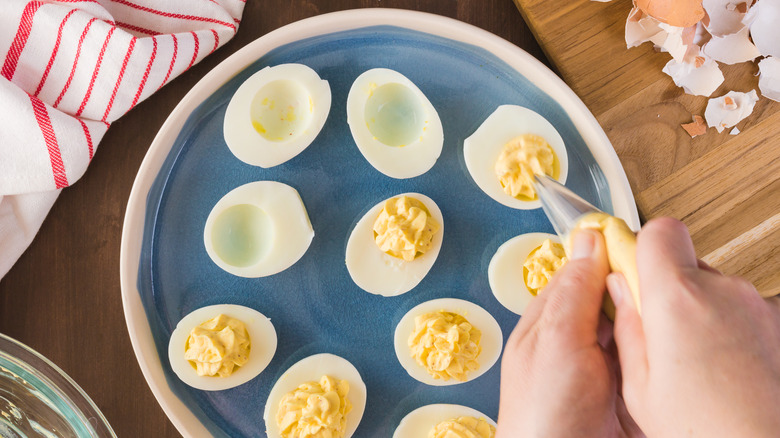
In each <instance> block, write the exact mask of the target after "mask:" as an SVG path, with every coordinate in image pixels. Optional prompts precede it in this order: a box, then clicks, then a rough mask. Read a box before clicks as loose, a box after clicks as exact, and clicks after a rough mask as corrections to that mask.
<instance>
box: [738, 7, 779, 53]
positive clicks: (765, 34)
mask: <svg viewBox="0 0 780 438" xmlns="http://www.w3.org/2000/svg"><path fill="white" fill-rule="evenodd" d="M742 22H743V23H745V24H746V25H748V26H750V37H751V38H752V39H753V43H754V44H755V45H756V47H757V48H758V51H759V52H761V54H762V55H764V56H776V57H780V26H779V25H778V23H780V0H761V1H757V2H756V3H755V4H754V5H753V7H752V8H750V10H749V11H748V12H747V14H745V18H744V19H743V20H742Z"/></svg>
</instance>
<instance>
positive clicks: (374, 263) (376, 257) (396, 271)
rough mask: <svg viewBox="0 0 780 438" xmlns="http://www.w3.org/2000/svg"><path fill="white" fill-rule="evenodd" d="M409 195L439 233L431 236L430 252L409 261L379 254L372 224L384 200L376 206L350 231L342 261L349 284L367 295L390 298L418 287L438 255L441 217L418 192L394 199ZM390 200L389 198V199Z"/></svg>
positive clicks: (437, 208) (436, 208)
mask: <svg viewBox="0 0 780 438" xmlns="http://www.w3.org/2000/svg"><path fill="white" fill-rule="evenodd" d="M400 196H408V197H411V198H415V199H417V200H418V201H420V202H422V203H423V204H425V207H426V208H427V209H428V212H429V213H430V214H431V217H432V218H433V220H435V221H436V222H437V223H438V224H439V226H440V227H439V231H437V232H436V234H434V235H433V240H432V241H431V244H432V246H431V249H430V250H429V251H427V252H425V253H424V254H421V255H419V256H417V257H416V258H415V259H414V260H412V261H405V260H403V259H400V258H397V257H393V256H391V255H389V254H386V253H384V252H382V251H381V250H380V249H379V247H378V246H377V244H376V241H375V240H374V222H375V221H376V218H377V217H378V216H379V213H380V212H381V211H382V208H383V207H384V205H385V201H387V200H383V201H382V202H380V203H378V204H376V205H375V206H373V207H371V209H370V210H369V211H368V213H366V214H365V215H364V216H363V217H362V218H360V220H359V221H358V223H357V224H356V225H355V228H354V229H353V230H352V233H351V234H350V235H349V239H348V240H347V250H346V255H345V260H346V264H347V271H349V276H350V277H352V281H354V282H355V284H357V285H358V286H359V287H360V288H361V289H363V290H364V291H366V292H369V293H372V294H375V295H383V296H386V297H392V296H396V295H401V294H403V293H406V292H409V291H410V290H412V289H413V288H414V287H415V286H417V285H418V284H419V283H420V282H421V281H422V279H423V278H425V276H426V275H427V274H428V271H430V270H431V267H433V263H434V262H435V261H436V258H437V257H438V256H439V251H440V250H441V244H442V240H443V236H444V217H443V216H442V214H441V210H439V206H438V205H436V203H435V202H433V199H431V198H429V197H427V196H425V195H423V194H420V193H402V194H400V195H395V196H393V198H397V197H400ZM388 199H389V198H388Z"/></svg>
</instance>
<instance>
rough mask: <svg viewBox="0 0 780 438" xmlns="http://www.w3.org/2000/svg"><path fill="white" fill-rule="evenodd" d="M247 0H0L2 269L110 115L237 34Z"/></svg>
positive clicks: (73, 177)
mask: <svg viewBox="0 0 780 438" xmlns="http://www.w3.org/2000/svg"><path fill="white" fill-rule="evenodd" d="M244 2H245V0H186V1H184V0H59V1H28V0H3V10H2V12H0V76H1V77H0V102H1V103H2V104H0V278H2V277H3V276H4V275H5V273H6V272H8V269H10V267H11V266H12V265H13V263H14V262H15V261H16V260H17V259H18V257H19V255H21V253H22V252H23V251H24V250H25V248H27V246H28V245H29V244H30V242H31V241H32V239H33V237H34V236H35V234H36V233H37V232H38V228H39V227H40V225H41V223H42V222H43V219H44V218H45V216H46V213H47V212H48V211H49V209H50V208H51V206H52V205H53V203H54V201H55V200H56V198H57V195H58V194H59V192H60V189H62V188H64V187H67V186H69V185H71V184H73V183H74V182H75V181H77V180H78V179H79V178H80V177H81V175H82V174H84V171H85V170H86V169H87V166H88V165H89V162H90V161H91V160H92V157H93V155H94V154H95V150H96V149H97V146H98V143H99V142H100V139H101V138H102V137H103V135H104V134H105V133H106V130H107V129H108V128H109V126H110V125H111V122H113V121H114V120H116V119H118V118H119V117H121V116H122V115H123V114H124V113H126V112H127V111H129V110H130V109H131V108H133V107H134V106H135V105H136V104H138V102H140V101H142V100H144V99H145V98H147V97H148V96H149V95H151V94H152V93H154V92H155V91H156V90H158V89H159V88H160V87H162V86H163V85H165V84H166V83H167V82H168V81H170V80H172V79H173V78H175V77H176V76H178V75H179V74H180V73H182V72H184V71H185V70H187V69H189V68H190V67H192V66H193V65H194V64H195V63H197V62H198V61H200V60H201V59H203V58H204V57H206V56H208V55H209V54H210V53H212V52H214V51H215V50H216V49H217V48H218V47H219V46H221V45H222V44H224V43H225V42H226V41H227V40H229V39H230V38H232V37H233V35H235V33H236V30H237V28H238V24H239V23H240V17H241V14H242V12H243V10H244V4H245V3H244Z"/></svg>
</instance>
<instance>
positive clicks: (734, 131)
mask: <svg viewBox="0 0 780 438" xmlns="http://www.w3.org/2000/svg"><path fill="white" fill-rule="evenodd" d="M740 132H742V131H740V130H739V128H737V127H736V126H735V127H734V129H732V130H731V131H729V135H737V134H739V133H740Z"/></svg>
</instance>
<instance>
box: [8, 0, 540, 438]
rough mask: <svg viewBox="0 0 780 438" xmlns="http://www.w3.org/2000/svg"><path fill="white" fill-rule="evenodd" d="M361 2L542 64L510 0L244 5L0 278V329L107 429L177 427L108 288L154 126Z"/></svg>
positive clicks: (127, 121)
mask: <svg viewBox="0 0 780 438" xmlns="http://www.w3.org/2000/svg"><path fill="white" fill-rule="evenodd" d="M360 7H393V8H403V9H413V10H420V11H425V12H432V13H436V14H439V15H444V16H448V17H452V18H457V19H459V20H461V21H465V22H467V23H470V24H474V25H476V26H479V27H482V28H484V29H486V30H488V31H490V32H493V33H495V34H497V35H499V36H501V37H503V38H505V39H507V40H509V41H511V42H512V43H514V44H516V45H518V46H520V47H522V48H524V49H526V50H527V51H529V52H530V53H531V54H532V55H534V56H536V57H537V58H539V59H541V60H542V61H543V62H547V61H546V60H545V59H544V57H543V54H542V52H541V49H540V48H539V46H538V45H537V43H536V41H535V40H534V38H533V35H532V34H531V32H530V31H529V30H528V28H527V27H526V26H525V24H524V22H523V20H522V17H521V16H520V13H519V12H518V11H517V9H516V8H515V6H514V4H513V3H512V1H511V0H480V1H470V2H469V1H453V0H428V1H421V0H381V1H379V0H257V1H249V2H247V4H246V8H245V10H244V15H243V17H242V22H241V25H240V27H239V30H238V34H237V35H236V36H235V38H234V39H233V40H231V41H230V42H228V43H227V44H226V45H225V46H224V47H222V48H220V49H219V50H217V51H216V52H215V53H214V54H213V55H211V56H209V57H207V58H206V59H204V60H203V61H202V62H201V63H199V64H198V65H196V66H194V67H193V68H192V69H190V70H189V71H187V72H186V73H184V74H182V75H181V76H180V77H178V78H177V79H175V80H174V81H173V82H171V83H170V84H168V85H166V86H165V87H163V88H162V89H160V90H159V91H158V92H156V93H155V94H154V95H153V96H151V97H150V98H149V99H147V100H146V101H144V102H142V103H141V104H140V105H138V106H137V107H136V108H135V109H133V110H132V111H130V112H129V113H128V114H127V115H125V116H123V117H122V118H120V119H119V120H118V121H117V122H115V123H114V124H113V125H112V126H111V128H110V129H109V130H108V133H107V135H106V136H105V137H104V139H103V141H102V142H101V143H100V145H99V147H98V150H97V152H96V154H95V158H94V160H93V161H92V163H91V164H90V166H89V169H88V170H87V173H86V174H85V175H84V177H83V178H82V179H81V180H80V181H78V182H77V183H76V184H75V185H74V186H73V187H70V188H67V189H65V190H64V191H63V193H62V195H61V196H60V199H59V200H58V201H57V203H56V204H55V205H54V208H53V209H52V211H51V213H50V214H49V216H48V218H47V219H46V221H45V222H44V224H43V227H42V228H41V230H40V232H39V233H38V236H37V237H36V238H35V241H34V242H33V243H32V245H31V246H30V248H29V249H28V250H27V252H26V253H25V254H24V255H22V257H21V259H20V260H19V261H18V262H17V263H16V265H15V266H14V267H13V268H12V269H11V271H10V272H9V273H8V274H7V275H6V276H5V277H4V278H3V279H2V281H0V332H2V333H5V334H7V335H9V336H11V337H13V338H15V339H18V340H19V341H21V342H24V343H26V344H28V345H29V346H31V347H33V348H34V349H36V350H38V351H39V352H40V353H42V354H44V355H45V356H47V357H48V358H49V359H51V360H52V361H53V362H54V363H56V364H57V365H59V366H60V367H61V368H62V369H63V370H65V372H66V373H68V374H69V375H70V376H71V377H72V378H73V379H74V380H75V381H76V382H77V383H78V384H79V385H81V387H82V388H83V389H84V390H85V391H86V392H87V393H88V394H89V395H90V396H91V397H92V399H93V400H94V401H95V403H96V404H97V406H98V407H99V408H100V409H101V410H102V412H103V414H104V415H105V416H106V417H107V419H108V421H109V422H110V423H111V425H112V426H113V428H114V430H115V431H116V433H117V435H118V436H120V437H155V438H158V437H176V436H179V434H178V432H177V431H176V429H175V428H174V427H173V425H172V424H171V423H170V422H169V421H168V420H167V418H166V416H165V414H164V413H163V411H162V409H161V408H160V406H159V405H158V404H157V401H156V400H155V399H154V397H153V396H152V393H151V391H150V390H149V388H148V386H147V384H146V382H145V381H144V379H143V376H142V374H141V371H140V368H139V367H138V363H137V362H136V359H135V356H134V354H133V351H132V348H131V346H130V339H129V337H128V335H127V329H126V327H125V320H124V316H123V313H122V302H121V296H120V289H119V247H120V235H121V230H122V220H123V217H124V213H125V208H126V204H127V199H128V196H129V194H130V188H131V187H132V184H133V180H134V178H135V174H136V172H137V171H138V167H139V166H140V164H141V160H142V159H143V157H144V155H145V153H146V150H147V149H148V147H149V145H150V144H151V142H152V139H153V138H154V135H155V134H156V133H157V131H158V130H159V128H160V126H161V125H162V123H163V122H164V121H165V119H166V117H167V116H168V114H170V112H171V111H172V110H173V108H174V106H175V105H176V104H177V103H178V102H179V100H181V98H182V97H184V95H185V93H187V91H189V89H190V88H192V86H193V85H195V83H196V82H197V81H198V80H200V79H201V78H202V77H203V76H204V75H205V74H206V73H208V71H209V70H211V69H212V68H214V66H216V65H217V64H218V63H219V62H220V61H222V60H223V59H225V58H226V57H228V56H229V55H231V54H232V53H234V52H235V51H237V50H238V49H240V48H241V47H243V46H244V45H246V44H248V43H249V42H251V41H253V40H255V39H256V38H258V37H260V36H262V35H264V34H266V33H268V32H270V31H272V30H274V29H276V28H278V27H280V26H283V25H285V24H288V23H291V22H293V21H297V20H300V19H303V18H307V17H311V16H313V15H318V14H323V13H327V12H333V11H337V10H343V9H352V8H360ZM260 408H262V407H260Z"/></svg>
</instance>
